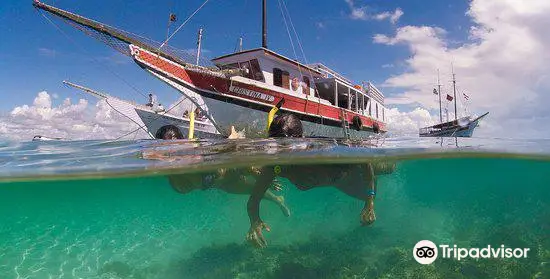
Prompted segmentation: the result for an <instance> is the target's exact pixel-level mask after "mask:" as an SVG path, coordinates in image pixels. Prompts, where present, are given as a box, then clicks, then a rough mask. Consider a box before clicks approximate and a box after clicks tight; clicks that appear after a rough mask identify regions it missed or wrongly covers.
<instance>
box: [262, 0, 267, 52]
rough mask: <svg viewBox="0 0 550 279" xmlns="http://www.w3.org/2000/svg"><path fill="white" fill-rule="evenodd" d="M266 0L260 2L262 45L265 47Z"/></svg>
mask: <svg viewBox="0 0 550 279" xmlns="http://www.w3.org/2000/svg"><path fill="white" fill-rule="evenodd" d="M266 1H267V0H263V2H262V3H263V4H262V47H263V48H267V5H266Z"/></svg>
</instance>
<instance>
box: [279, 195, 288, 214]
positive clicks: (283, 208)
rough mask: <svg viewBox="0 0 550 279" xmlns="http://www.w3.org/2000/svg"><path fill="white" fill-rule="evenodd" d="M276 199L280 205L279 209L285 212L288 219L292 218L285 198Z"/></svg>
mask: <svg viewBox="0 0 550 279" xmlns="http://www.w3.org/2000/svg"><path fill="white" fill-rule="evenodd" d="M276 199H277V204H279V207H280V208H281V211H283V214H284V215H285V216H286V217H289V216H290V209H289V208H288V206H286V203H285V197H283V196H278V197H276Z"/></svg>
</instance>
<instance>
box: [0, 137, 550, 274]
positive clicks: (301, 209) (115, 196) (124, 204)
mask: <svg viewBox="0 0 550 279" xmlns="http://www.w3.org/2000/svg"><path fill="white" fill-rule="evenodd" d="M397 146H400V147H399V148H398V147H397ZM548 147H549V143H548V142H547V141H538V142H525V141H523V142H515V141H506V140H491V141H486V142H484V141H482V140H479V139H460V140H456V139H452V140H450V139H447V140H445V141H441V139H437V140H436V139H431V140H426V141H423V140H419V139H414V140H413V139H410V140H407V139H399V140H398V139H388V140H386V141H384V142H372V141H370V142H366V141H365V142H350V141H336V140H323V139H300V140H293V141H287V140H284V139H283V140H235V141H231V140H229V141H228V140H223V141H212V140H211V141H164V142H161V141H145V140H144V141H127V142H105V141H82V142H26V143H9V142H5V143H2V144H1V148H0V175H1V183H0V213H1V216H2V217H1V218H2V222H0V259H1V260H0V278H550V202H549V201H550V187H549V185H550V171H549V170H550V157H549V156H548V153H549V151H550V148H548ZM365 170H367V171H365ZM368 170H371V171H372V172H369V171H368ZM358 173H360V174H358ZM264 176H267V177H269V179H267V180H265V181H268V180H269V182H270V183H271V185H270V186H269V188H268V189H264V190H266V192H265V195H264V196H263V200H262V201H261V203H260V207H259V212H258V213H259V216H258V217H259V218H261V221H262V222H263V223H262V224H265V227H263V228H264V230H262V228H260V229H259V232H258V231H256V232H255V233H254V230H253V229H251V221H253V220H255V217H254V215H255V209H254V206H252V207H251V206H250V202H249V198H251V197H252V196H255V195H256V196H257V195H258V194H257V193H256V192H255V191H257V188H254V186H250V187H248V186H247V185H258V184H261V183H256V182H258V181H264V180H262V179H263V178H262V177H264ZM272 177H275V179H274V180H273V181H271V178H272ZM331 177H332V179H331ZM363 179H364V180H363ZM220 181H221V182H220ZM311 181H316V182H311ZM363 181H364V182H363ZM308 182H311V183H310V184H308ZM315 183H316V184H315ZM222 184H223V185H222ZM314 184H315V185H317V186H307V185H314ZM304 185H306V186H304ZM368 185H375V186H376V188H375V190H376V195H375V198H373V196H374V195H373V194H374V193H373V192H371V191H372V190H371V189H370V188H368ZM247 187H248V188H247ZM261 194H262V193H260V195H261ZM362 195H366V196H367V197H368V199H371V198H372V199H371V200H372V201H373V206H374V207H373V208H370V207H369V210H371V209H372V210H373V211H372V212H370V211H369V214H367V215H368V216H366V217H365V215H364V213H365V210H364V209H365V208H367V205H366V203H365V199H363V198H362V197H363V196H362ZM250 214H252V215H250ZM255 221H257V220H255ZM251 232H252V234H251ZM421 240H429V241H431V242H433V243H435V244H436V245H437V246H438V248H437V250H439V253H438V254H437V250H436V256H435V258H436V259H434V261H433V264H421V263H420V261H419V260H417V259H416V258H415V256H416V257H419V258H420V260H422V259H427V258H432V259H433V258H434V257H433V254H430V253H428V254H422V253H421V251H420V250H418V249H417V248H418V247H416V246H415V245H417V243H419V242H420V241H421ZM442 246H444V247H442ZM488 246H490V248H489V249H487V251H488V252H487V251H486V253H484V252H483V248H487V247H488ZM445 247H447V248H446V250H445ZM424 248H425V247H424ZM471 248H478V249H479V251H478V252H475V251H472V250H468V252H464V251H466V249H471ZM506 248H511V249H510V250H509V251H508V252H509V253H508V252H505V249H506ZM452 249H455V250H452ZM460 249H463V250H460ZM491 249H492V250H491ZM495 249H502V251H501V250H498V251H495ZM512 249H513V250H512ZM426 251H428V250H426ZM432 252H433V250H432ZM516 252H517V253H516ZM464 253H466V254H464Z"/></svg>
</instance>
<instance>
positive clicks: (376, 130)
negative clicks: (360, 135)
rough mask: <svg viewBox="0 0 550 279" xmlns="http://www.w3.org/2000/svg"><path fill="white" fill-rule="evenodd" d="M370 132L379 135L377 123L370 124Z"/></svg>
mask: <svg viewBox="0 0 550 279" xmlns="http://www.w3.org/2000/svg"><path fill="white" fill-rule="evenodd" d="M372 131H373V132H374V133H375V134H379V133H380V125H378V123H376V122H375V123H374V124H372Z"/></svg>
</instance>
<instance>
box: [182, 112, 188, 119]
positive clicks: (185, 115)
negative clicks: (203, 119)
mask: <svg viewBox="0 0 550 279" xmlns="http://www.w3.org/2000/svg"><path fill="white" fill-rule="evenodd" d="M183 117H185V118H189V111H188V110H185V111H184V112H183Z"/></svg>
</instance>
